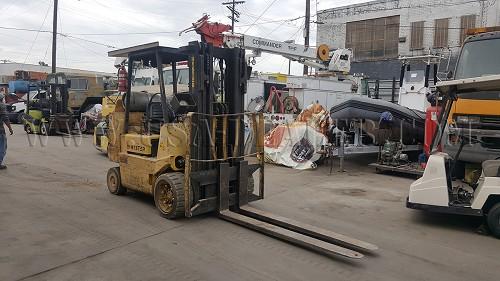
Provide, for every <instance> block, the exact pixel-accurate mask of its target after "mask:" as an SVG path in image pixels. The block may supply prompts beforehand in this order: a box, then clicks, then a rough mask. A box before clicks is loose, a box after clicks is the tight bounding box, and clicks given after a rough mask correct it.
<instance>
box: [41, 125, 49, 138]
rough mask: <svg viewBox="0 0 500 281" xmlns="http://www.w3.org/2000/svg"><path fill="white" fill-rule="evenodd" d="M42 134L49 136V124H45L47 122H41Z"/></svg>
mask: <svg viewBox="0 0 500 281" xmlns="http://www.w3.org/2000/svg"><path fill="white" fill-rule="evenodd" d="M40 134H41V135H44V136H48V132H47V126H45V123H42V124H40Z"/></svg>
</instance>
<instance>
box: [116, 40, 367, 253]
mask: <svg viewBox="0 0 500 281" xmlns="http://www.w3.org/2000/svg"><path fill="white" fill-rule="evenodd" d="M109 56H111V57H128V69H129V71H128V79H127V81H128V87H127V92H126V93H125V95H124V97H123V99H119V100H117V105H116V106H115V111H114V112H112V113H111V114H110V115H109V120H110V127H109V131H108V135H109V145H108V157H109V158H110V160H112V161H114V162H116V163H117V164H118V166H117V167H114V168H111V169H110V170H109V171H108V174H107V185H108V189H109V191H110V193H112V194H115V195H123V194H125V193H126V192H127V190H133V191H139V192H142V193H146V194H149V195H152V196H153V197H154V202H155V205H156V207H157V209H158V211H159V213H160V214H161V215H162V216H164V217H166V218H168V219H176V218H181V217H187V218H189V217H193V216H197V215H200V214H204V213H215V214H217V216H218V217H220V218H221V219H224V220H227V221H230V222H233V223H235V224H238V225H241V226H244V227H247V228H250V229H253V230H255V231H258V232H261V233H264V234H266V235H269V236H273V237H276V238H278V239H281V240H284V241H287V242H289V243H292V244H295V245H298V246H301V247H304V248H307V249H310V250H313V251H317V252H319V253H322V254H325V255H340V256H343V257H347V258H354V259H358V258H361V257H363V254H362V253H361V252H370V251H374V250H376V249H377V246H375V245H373V244H370V243H367V242H363V241H360V240H357V239H354V238H350V237H347V236H344V235H341V234H337V233H334V232H332V231H327V230H324V229H321V228H318V227H315V226H312V225H306V224H303V223H300V222H297V221H293V220H291V219H287V218H283V217H279V216H276V215H273V214H269V213H266V212H263V211H261V210H258V209H256V208H254V207H252V206H250V204H249V202H252V201H255V200H260V199H263V198H264V143H263V142H264V135H263V132H264V122H263V115H262V113H244V110H243V109H244V108H243V107H244V105H243V102H244V94H245V92H246V83H247V79H248V77H249V73H250V71H251V68H250V67H248V65H247V62H246V59H245V50H243V49H241V48H219V47H216V46H213V45H212V44H209V43H205V42H196V41H194V42H190V43H189V44H188V45H187V46H183V47H179V48H170V47H163V46H160V45H159V44H158V43H157V42H156V43H150V44H145V45H140V46H134V47H131V48H126V49H121V50H116V51H112V52H110V53H109ZM139 61H140V62H143V63H147V64H148V65H150V66H151V67H153V68H156V69H157V70H158V78H159V85H160V92H159V93H157V94H144V93H137V94H136V93H134V92H132V91H131V81H132V73H133V71H132V69H133V66H134V62H139ZM183 61H187V62H188V69H189V79H188V82H189V83H188V85H189V88H188V89H187V90H184V89H182V88H178V87H177V79H176V77H175V76H176V75H177V72H176V64H177V62H183ZM164 65H171V66H172V68H171V74H172V75H173V77H174V78H173V79H172V83H173V84H172V89H173V93H172V95H170V96H167V95H166V91H165V85H164V84H165V83H164V71H163V67H164ZM215 68H217V72H219V74H220V75H218V76H217V77H218V78H217V79H214V77H215V71H214V69H215ZM245 116H246V117H247V119H248V120H250V122H249V124H248V125H247V126H245V123H244V117H245ZM248 131H249V132H248ZM248 134H251V135H253V137H252V136H249V135H248ZM247 146H254V149H249V150H247V149H246V147H247ZM247 151H252V152H247ZM254 186H255V187H254Z"/></svg>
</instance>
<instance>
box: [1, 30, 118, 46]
mask: <svg viewBox="0 0 500 281" xmlns="http://www.w3.org/2000/svg"><path fill="white" fill-rule="evenodd" d="M0 29H5V30H16V31H29V32H40V33H52V31H50V30H37V29H30V28H19V27H7V26H0ZM56 34H57V35H60V36H64V37H71V38H73V39H78V40H81V41H85V42H88V43H93V44H96V45H100V46H104V47H107V48H112V49H116V47H115V46H111V45H108V44H104V43H100V42H96V41H92V40H88V39H84V38H80V37H76V36H73V35H71V34H70V33H61V32H57V33H56Z"/></svg>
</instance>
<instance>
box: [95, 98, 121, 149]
mask: <svg viewBox="0 0 500 281" xmlns="http://www.w3.org/2000/svg"><path fill="white" fill-rule="evenodd" d="M105 94H106V95H105V97H104V98H103V99H102V111H101V122H99V123H98V124H97V125H96V127H95V129H94V138H93V143H94V146H95V148H96V149H97V150H99V151H101V152H103V153H108V122H109V120H108V116H109V115H110V114H111V113H113V112H114V111H115V108H116V105H117V103H118V100H120V106H122V107H123V103H122V102H121V99H122V95H121V93H119V92H116V91H112V92H107V93H105Z"/></svg>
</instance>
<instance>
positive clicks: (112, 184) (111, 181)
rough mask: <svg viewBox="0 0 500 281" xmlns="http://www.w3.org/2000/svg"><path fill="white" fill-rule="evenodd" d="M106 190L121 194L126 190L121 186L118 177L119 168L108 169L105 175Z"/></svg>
mask: <svg viewBox="0 0 500 281" xmlns="http://www.w3.org/2000/svg"><path fill="white" fill-rule="evenodd" d="M106 181H107V183H108V190H109V192H110V193H111V194H114V195H123V194H125V193H126V192H127V189H126V188H125V187H123V186H122V182H121V178H120V168H117V167H115V168H111V169H109V170H108V176H107V180H106Z"/></svg>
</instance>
